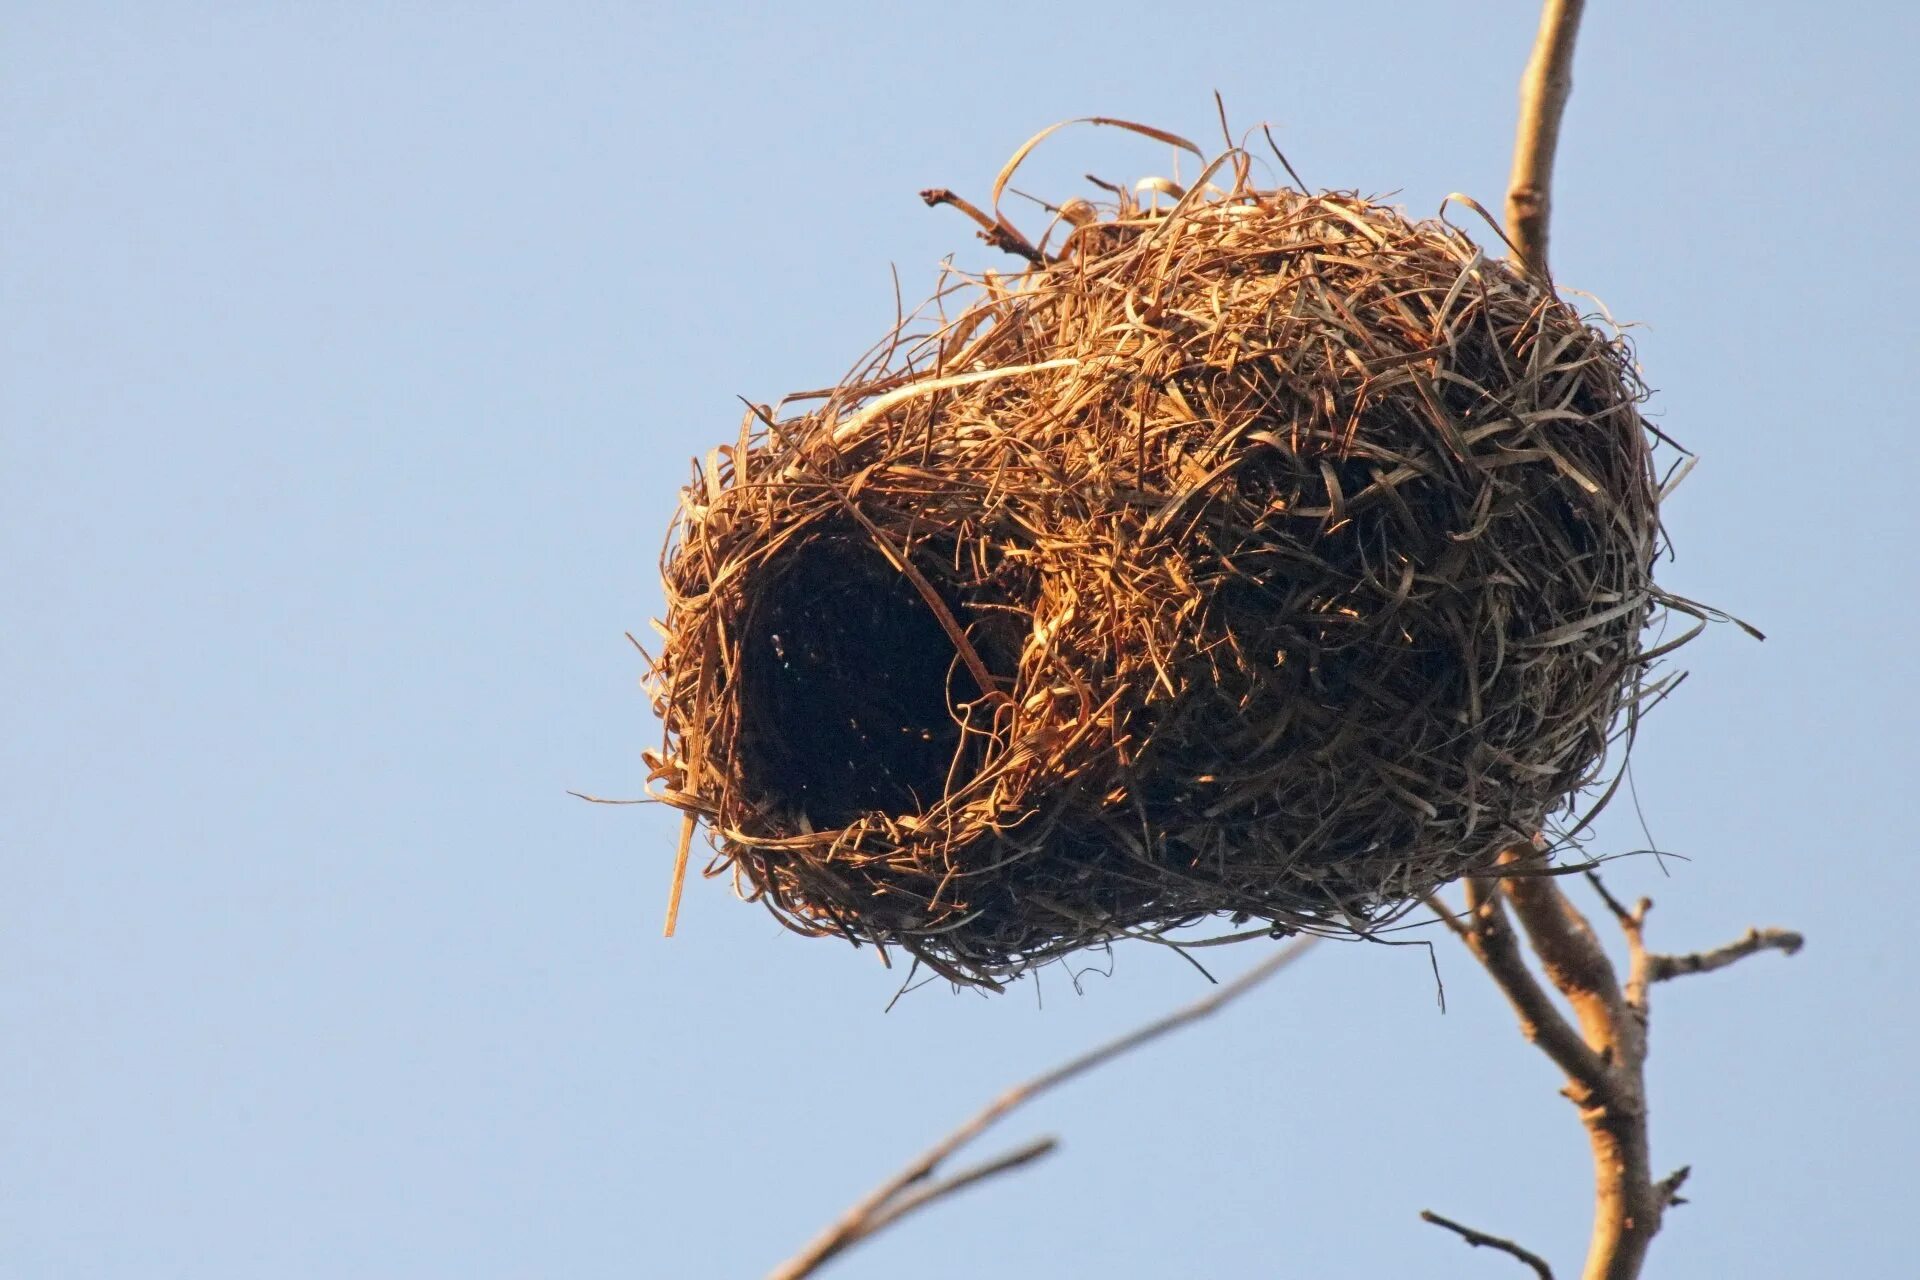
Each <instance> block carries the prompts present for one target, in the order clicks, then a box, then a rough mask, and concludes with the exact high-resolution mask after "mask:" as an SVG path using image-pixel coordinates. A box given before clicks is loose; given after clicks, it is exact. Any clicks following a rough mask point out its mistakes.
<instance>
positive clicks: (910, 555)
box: [649, 153, 1705, 986]
mask: <svg viewBox="0 0 1920 1280" xmlns="http://www.w3.org/2000/svg"><path fill="white" fill-rule="evenodd" d="M1248 171H1249V165H1248V163H1247V158H1246V157H1245V156H1244V155H1240V154H1239V153H1230V154H1229V155H1228V156H1227V157H1225V158H1224V159H1223V160H1222V161H1221V162H1219V163H1218V165H1217V166H1216V168H1215V169H1214V170H1212V171H1211V172H1213V173H1215V174H1220V173H1226V174H1229V175H1230V176H1231V178H1232V180H1231V181H1230V182H1223V185H1222V186H1220V187H1203V188H1198V189H1196V190H1194V191H1191V192H1188V193H1186V194H1184V195H1181V196H1179V197H1177V198H1175V199H1174V201H1173V203H1172V204H1171V206H1170V207H1167V208H1158V209H1156V208H1149V207H1141V206H1140V205H1137V204H1135V203H1133V202H1132V201H1131V200H1130V199H1128V198H1127V197H1125V196H1122V197H1121V198H1120V200H1119V202H1118V203H1117V204H1114V205H1111V206H1108V207H1106V208H1104V209H1100V210H1092V209H1091V207H1090V206H1087V205H1085V203H1084V202H1075V205H1076V206H1077V207H1070V210H1069V213H1068V214H1063V216H1062V220H1061V222H1060V223H1059V225H1058V227H1057V228H1056V231H1058V232H1061V233H1064V239H1063V241H1062V242H1061V244H1060V246H1059V247H1058V248H1057V249H1056V250H1055V251H1054V253H1053V254H1052V256H1050V257H1049V256H1046V255H1043V254H1040V253H1039V252H1037V251H1035V253H1034V255H1033V256H1034V257H1035V258H1037V259H1038V260H1037V261H1036V262H1035V263H1034V265H1032V266H1031V267H1030V268H1029V269H1027V270H1026V271H1024V272H1023V273H1021V274H1020V275H1019V276H1018V277H1016V278H1014V279H1012V280H1008V279H1004V278H986V279H983V280H981V281H979V282H977V286H978V287H977V290H976V292H975V293H974V295H973V300H972V301H971V302H970V303H969V304H968V305H967V306H965V307H964V309H961V310H959V311H958V313H957V314H949V313H946V312H939V313H936V314H933V315H928V316H923V317H915V318H911V319H909V320H908V321H906V322H905V323H903V324H902V325H901V326H900V328H899V329H898V330H897V331H896V332H895V333H894V334H892V335H891V336H890V337H889V339H888V340H887V341H886V342H885V343H884V344H883V345H882V346H881V347H880V348H878V349H877V350H878V352H879V354H878V355H877V356H875V357H874V358H872V359H871V360H870V361H869V362H868V363H867V364H866V365H865V367H863V368H861V369H859V370H858V371H857V372H856V373H855V374H853V375H852V376H850V377H849V378H848V379H847V380H846V381H845V382H844V383H842V385H840V386H838V387H836V388H834V389H833V390H832V391H831V392H827V393H819V394H818V397H817V398H818V403H817V404H816V405H815V406H814V407H813V408H811V409H810V410H808V411H805V412H798V413H791V414H787V415H784V416H783V415H781V414H779V413H776V412H772V411H756V412H755V413H754V414H753V415H750V417H749V419H748V421H747V423H746V425H745V427H744V428H743V430H742V434H741V437H740V439H739V441H738V443H737V444H733V445H728V446H724V447H722V448H721V449H718V450H716V451H715V452H714V454H712V455H711V456H710V457H709V458H708V460H707V462H706V464H705V465H704V466H702V467H700V468H699V469H698V471H697V474H696V476H695V478H694V481H693V483H692V484H690V485H689V486H688V487H687V488H686V490H685V491H684V493H683V495H682V502H681V510H680V514H679V517H678V519H677V520H676V522H675V526H674V529H673V531H672V533H671V534H670V537H669V543H668V549H667V553H666V556H665V559H664V561H663V571H664V577H665V584H666V588H667V599H668V615H667V619H666V622H665V628H664V630H665V633H666V637H667V639H666V647H665V649H664V650H663V652H662V653H661V655H660V657H659V659H658V660H657V661H656V662H655V663H654V665H653V668H652V671H651V675H650V682H651V689H652V693H653V697H654V702H655V705H656V707H657V709H658V710H659V712H660V715H661V717H662V720H663V722H664V725H665V741H664V744H663V746H662V748H661V749H660V750H659V751H658V752H653V753H650V754H649V760H650V763H651V767H652V771H653V777H654V779H655V782H656V784H657V786H658V793H659V794H660V795H662V796H663V797H664V798H665V799H666V800H668V801H669V802H670V803H672V804H674V805H676V806H678V807H680V808H681V809H683V810H685V811H686V812H687V813H688V814H689V815H690V816H692V817H697V818H698V819H700V820H701V821H702V822H703V823H704V824H705V827H706V829H707V832H708V835H709V837H710V838H711V840H712V842H713V845H714V849H715V857H714V860H713V862H712V863H711V864H710V866H709V868H708V870H709V874H719V873H727V872H731V874H732V875H733V877H734V880H735V884H736V886H737V887H738V889H739V891H740V892H741V893H742V894H743V895H745V896H747V897H749V898H753V899H757V900H759V901H761V902H763V903H765V904H766V906H767V907H768V908H769V909H770V910H772V911H773V912H774V914H775V915H776V916H777V917H778V918H779V919H780V920H781V921H782V922H783V923H785V924H787V925H789V926H790V927H792V928H794V929H796V930H799V931H801V932H805V933H812V934H832V935H837V936H841V937H844V938H847V939H850V940H852V941H854V942H856V943H864V942H871V943H874V944H878V945H880V946H882V947H890V946H899V947H902V948H904V949H906V950H907V951H908V952H910V953H911V954H912V955H913V956H914V957H915V958H916V959H917V960H919V961H921V962H924V963H926V964H928V965H930V966H932V967H933V968H934V969H935V970H936V971H937V972H939V973H941V974H944V975H946V976H947V977H950V978H952V979H954V980H955V981H958V982H966V983H974V984H979V985H985V986H994V985H998V984H999V983H1000V982H1001V981H1003V980H1005V979H1006V978H1008V977H1010V976H1013V975H1016V974H1018V973H1020V972H1022V971H1023V970H1024V969H1025V968H1027V967H1029V966H1031V965H1033V964H1035V963H1038V962H1041V961H1044V960H1047V959H1051V958H1054V957H1058V956H1060V955H1063V954H1066V953H1068V952H1070V951H1073V950H1075V949H1077V948H1082V947H1088V946H1098V945H1102V944H1105V943H1107V942H1110V941H1112V940H1114V939H1117V938H1123V937H1149V938H1159V937H1162V936H1164V935H1165V934H1167V933H1168V932H1169V931H1170V930H1174V929H1178V928H1181V927H1183V926H1188V925H1192V924H1195V923H1198V922H1200V921H1204V920H1207V919H1209V918H1213V917H1224V918H1226V919H1228V920H1230V921H1232V922H1233V925H1232V927H1231V929H1230V930H1229V931H1228V932H1227V933H1226V934H1224V935H1223V939H1222V940H1224V939H1231V938H1236V937H1254V936H1266V935H1269V934H1272V933H1276V932H1282V933H1283V932H1289V931H1293V930H1298V929H1315V930H1323V931H1347V932H1356V933H1368V932H1371V931H1374V930H1376V929H1378V928H1380V927H1381V926H1382V925H1383V924H1385V923H1386V922H1388V921H1390V920H1392V919H1393V918H1394V917H1395V916H1396V914H1397V913H1398V912H1400V911H1402V910H1403V909H1405V907H1406V906H1407V905H1409V904H1410V903H1411V902H1413V901H1416V900H1418V898H1419V897H1420V896H1421V895H1423V894H1426V893H1428V892H1430V891H1431V890H1432V889H1434V888H1435V887H1437V886H1438V885H1440V884H1442V883H1444V882H1446V881H1447V880H1449V879H1451V878H1453V877H1456V876H1459V875H1462V874H1467V873H1472V872H1475V871H1481V870H1485V869H1487V868H1489V867H1490V866H1491V865H1492V864H1493V862H1494V860H1495V859H1496V858H1497V857H1498V855H1499V854H1500V852H1501V851H1502V850H1503V849H1505V848H1507V847H1509V846H1511V845H1513V844H1515V843H1518V842H1522V841H1526V840H1529V839H1530V838H1532V837H1533V836H1534V835H1535V834H1536V833H1538V832H1539V831H1541V830H1542V829H1543V827H1544V826H1546V825H1547V824H1549V823H1550V822H1552V821H1554V820H1555V819H1556V816H1560V815H1566V814H1568V813H1570V812H1572V811H1573V809H1572V807H1573V805H1574V804H1575V802H1576V801H1580V800H1581V798H1582V797H1583V796H1590V795H1591V794H1592V793H1593V792H1595V791H1598V790H1602V789H1603V788H1604V786H1605V784H1606V783H1607V780H1608V778H1609V777H1611V776H1615V775H1614V773H1613V771H1612V770H1611V769H1610V768H1609V761H1608V756H1609V750H1610V747H1612V746H1613V745H1615V744H1616V743H1617V742H1618V741H1619V739H1620V738H1621V737H1622V736H1623V735H1625V734H1627V733H1629V732H1630V729H1631V725H1632V723H1633V716H1634V714H1635V713H1636V711H1637V709H1638V708H1640V707H1642V706H1644V705H1645V704H1646V702H1647V700H1648V699H1649V698H1650V697H1651V696H1652V695H1653V694H1654V692H1655V686H1654V684H1653V683H1652V682H1651V681H1650V679H1649V676H1648V671H1649V664H1650V663H1651V662H1652V661H1653V660H1654V659H1655V658H1657V657H1658V656H1659V654H1660V653H1662V652H1664V651H1665V650H1666V649H1668V648H1671V647H1672V645H1671V643H1667V644H1662V645H1660V646H1657V647H1651V646H1649V645H1648V644H1647V643H1644V642H1643V634H1644V633H1645V629H1646V628H1647V627H1648V626H1649V625H1650V624H1656V623H1659V622H1660V621H1661V620H1662V619H1663V618H1664V616H1665V615H1666V613H1668V612H1669V611H1678V612H1680V613H1685V614H1688V615H1691V616H1692V617H1693V618H1695V619H1699V618H1702V617H1704V616H1705V615H1704V613H1703V611H1701V610H1700V609H1699V608H1698V607H1697V606H1693V605H1690V604H1688V603H1687V602H1685V601H1681V600H1677V599H1675V598H1673V597H1671V596H1669V595H1667V594H1666V593H1664V592H1662V591H1660V590H1659V589H1658V587H1656V585H1655V584H1654V581H1653V577H1652V568H1653V563H1654V560H1655V556H1656V552H1657V551H1658V549H1659V545H1660V531H1659V522H1658V510H1657V486H1656V483H1655V476H1654V471H1653V449H1654V446H1655V445H1656V443H1658V442H1659V440H1660V437H1658V436H1657V434H1656V433H1654V432H1653V431H1652V429H1651V428H1650V427H1649V426H1648V425H1647V423H1646V422H1645V421H1644V419H1643V418H1642V416H1641V414H1640V409H1639V405H1640V401H1641V400H1642V398H1643V388H1642V386H1641V383H1640V381H1639V378H1638V376H1637V373H1636V371H1635V368H1634V365H1633V361H1632V354H1631V352H1630V351H1629V350H1628V348H1627V347H1626V345H1625V344H1624V343H1623V342H1622V341H1621V340H1620V339H1619V338H1618V336H1617V335H1615V334H1614V333H1612V332H1611V331H1610V330H1608V329H1605V328H1603V327H1601V326H1600V325H1599V324H1597V323H1595V322H1593V321H1591V320H1590V319H1589V318H1587V317H1583V316H1582V315H1581V314H1580V313H1578V312H1576V311H1575V310H1574V309H1573V308H1571V307H1570V306H1568V305H1567V304H1566V303H1565V302H1564V301H1562V300H1561V299H1560V298H1558V297H1557V296H1555V295H1554V293H1553V292H1552V291H1551V290H1550V288H1548V287H1547V286H1546V285H1544V284H1543V283H1542V282H1540V281H1538V280H1535V279H1532V278H1528V277H1526V276H1523V275H1521V274H1519V273H1518V272H1516V271H1515V270H1513V269H1512V268H1510V267H1508V266H1507V265H1506V264H1504V263H1502V262H1498V261H1494V260H1490V259H1489V258H1487V257H1486V256H1485V255H1484V254H1483V253H1482V252H1481V251H1480V250H1479V249H1478V248H1477V247H1476V246H1475V245H1474V244H1473V243H1472V242H1471V241H1470V240H1469V239H1468V238H1467V237H1466V236H1465V235H1463V234H1461V233H1460V232H1459V231H1458V230H1456V229H1454V228H1453V227H1451V226H1449V225H1446V224H1444V223H1438V222H1413V221H1410V220H1408V219H1407V218H1406V217H1405V216H1403V215H1402V214H1400V213H1399V212H1397V211H1395V210H1392V209H1388V208H1383V207H1381V206H1378V205H1374V204H1372V203H1370V202H1368V201H1365V200H1362V199H1359V198H1356V197H1353V196H1349V195H1342V194H1332V193H1329V194H1321V195H1307V194H1303V193H1301V192H1297V191H1289V190H1265V189H1259V188H1256V187H1254V186H1253V185H1252V184H1251V183H1250V181H1249V180H1248V176H1247V175H1248ZM1163 185H1164V184H1163ZM952 297H953V291H952V290H947V291H945V292H944V293H943V295H942V298H943V302H947V303H950V302H951V299H952ZM1618 755H1619V753H1618V752H1615V753H1614V756H1615V759H1614V761H1613V762H1612V763H1614V764H1617V763H1618ZM1602 798H1604V796H1603V797H1602Z"/></svg>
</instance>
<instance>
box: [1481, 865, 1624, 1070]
mask: <svg viewBox="0 0 1920 1280" xmlns="http://www.w3.org/2000/svg"><path fill="white" fill-rule="evenodd" d="M1540 860H1542V855H1540V854H1538V853H1536V852H1534V851H1533V850H1530V849H1527V848H1526V846H1520V847H1517V848H1514V849H1509V850H1507V852H1506V853H1504V854H1502V855H1501V858H1500V861H1501V864H1502V865H1503V866H1506V867H1508V868H1511V869H1512V870H1514V871H1517V872H1522V873H1523V874H1519V875H1509V876H1508V877H1507V878H1506V880H1504V881H1503V882H1502V886H1501V887H1502V888H1503V889H1505V891H1506V896H1507V899H1508V900H1509V901H1511V902H1512V903H1513V911H1514V914H1515V915H1516V916H1518V917H1519V918H1520V924H1521V927H1522V928H1524V929H1525V930H1526V931H1527V941H1529V942H1531V943H1532V944H1533V951H1534V954H1535V955H1537V956H1539V957H1540V966H1541V968H1542V969H1544V970H1545V971H1546V975H1547V981H1549V982H1551V983H1552V984H1553V986H1554V989H1555V990H1557V991H1558V992H1559V993H1560V994H1561V995H1563V996H1565V997H1566V999H1567V1003H1568V1004H1570V1005H1572V1006H1573V1013H1574V1016H1575V1017H1576V1018H1578V1019H1579V1020H1580V1030H1581V1033H1582V1035H1583V1036H1584V1037H1585V1039H1586V1042H1587V1046H1588V1047H1589V1048H1590V1049H1592V1050H1593V1051H1594V1052H1595V1053H1597V1054H1599V1055H1600V1057H1601V1058H1602V1059H1603V1060H1606V1061H1609V1062H1617V1061H1620V1060H1621V1059H1622V1057H1623V1055H1625V1054H1631V1052H1632V1049H1631V1046H1623V1045H1622V1044H1621V1043H1620V1040H1621V1037H1620V1034H1619V1032H1620V1028H1619V1027H1618V1026H1617V1025H1616V1021H1615V1017H1614V1013H1615V1010H1616V1009H1617V1008H1618V1007H1619V1005H1620V1004H1621V1001H1622V996H1621V991H1620V979H1619V976H1618V975H1617V974H1615V973H1614V971H1613V962H1612V961H1611V960H1609V959H1608V958H1607V952H1606V948H1604V947H1602V946H1601V945H1600V939H1599V938H1598V937H1597V936H1595V934H1594V932H1593V926H1592V925H1590V924H1588V923H1587V918H1586V917H1585V916H1583V915H1581V914H1580V911H1579V909H1578V908H1577V907H1575V906H1574V905H1573V902H1572V901H1571V900H1570V899H1569V898H1568V897H1567V895H1566V894H1564V893H1562V892H1560V888H1559V886H1558V885H1556V884H1555V883H1554V882H1553V880H1552V878H1551V877H1548V876H1542V875H1529V874H1524V873H1525V872H1528V871H1532V870H1535V869H1537V866H1538V864H1539V862H1540Z"/></svg>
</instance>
